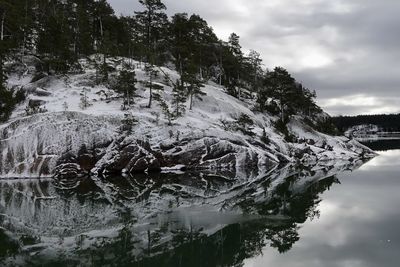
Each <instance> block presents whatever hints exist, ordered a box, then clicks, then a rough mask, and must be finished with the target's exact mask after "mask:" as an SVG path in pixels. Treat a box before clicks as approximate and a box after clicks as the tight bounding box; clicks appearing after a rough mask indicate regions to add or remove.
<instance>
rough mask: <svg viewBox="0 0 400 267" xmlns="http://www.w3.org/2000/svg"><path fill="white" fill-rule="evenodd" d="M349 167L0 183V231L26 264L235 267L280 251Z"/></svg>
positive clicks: (290, 240)
mask: <svg viewBox="0 0 400 267" xmlns="http://www.w3.org/2000/svg"><path fill="white" fill-rule="evenodd" d="M356 165H357V163H355V164H353V165H351V166H349V165H343V166H336V167H332V166H331V167H324V166H321V167H318V166H314V167H313V168H312V169H311V168H302V169H298V168H294V167H293V166H286V167H283V168H280V169H278V168H276V169H274V170H271V171H270V172H269V173H265V174H263V175H259V176H254V177H250V178H247V179H244V177H243V178H241V177H235V176H232V175H231V174H228V173H227V174H224V175H219V174H212V173H186V174H173V173H171V174H158V175H156V176H154V177H150V176H145V175H142V176H135V177H108V178H82V179H80V180H74V181H73V182H72V183H71V184H68V187H65V186H64V187H63V186H60V184H61V185H65V184H66V181H58V180H45V181H38V180H27V181H20V180H15V181H7V182H1V183H0V211H1V213H2V215H0V226H1V227H4V228H5V229H7V230H8V231H9V232H12V233H13V236H15V238H19V239H20V242H19V245H20V246H21V247H22V248H23V250H22V252H18V253H19V254H18V253H17V254H18V257H20V258H22V259H24V260H26V261H29V262H30V264H31V265H35V264H37V265H42V264H46V263H49V264H50V263H58V264H61V263H65V264H66V265H76V264H77V263H79V262H82V261H83V264H84V265H88V264H94V265H95V266H99V265H103V264H107V263H108V264H114V265H118V266H121V265H127V264H129V263H135V262H136V263H137V265H138V266H146V265H147V266H154V265H160V266H164V265H167V266H216V265H235V264H240V263H241V262H242V261H243V260H244V259H245V258H248V257H251V256H254V255H257V254H258V253H261V249H262V248H263V247H265V246H267V245H269V246H271V247H274V248H276V249H277V250H278V251H279V252H285V251H287V250H289V249H290V248H291V247H292V245H293V244H294V243H295V242H296V241H297V240H298V239H299V236H298V232H297V229H298V224H299V223H303V222H305V220H306V219H307V218H314V217H318V210H317V209H316V205H317V204H318V203H319V201H320V199H319V197H318V196H319V194H320V193H321V192H323V191H325V190H326V189H329V188H330V186H331V185H332V184H333V183H335V182H338V181H337V180H336V179H335V178H334V176H333V175H335V174H336V173H339V172H341V171H343V170H346V169H353V168H355V167H356ZM66 188H70V189H69V190H66ZM21 237H22V239H21ZM21 240H22V241H23V240H31V242H30V243H28V244H26V242H25V243H24V242H21ZM33 252H34V255H35V256H34V257H31V256H29V253H33ZM13 253H16V252H15V251H14V252H13ZM66 259H68V260H66ZM8 260H11V262H12V259H10V258H9V259H8ZM161 263H162V264H161ZM179 263H180V264H179Z"/></svg>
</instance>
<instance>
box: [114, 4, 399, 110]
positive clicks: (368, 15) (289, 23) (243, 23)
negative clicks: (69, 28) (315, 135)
mask: <svg viewBox="0 0 400 267" xmlns="http://www.w3.org/2000/svg"><path fill="white" fill-rule="evenodd" d="M108 1H109V2H110V3H111V4H112V6H113V7H114V9H115V10H116V13H117V14H131V13H133V11H134V10H138V9H140V4H139V3H138V1H137V0H108ZM163 2H164V3H165V4H166V6H167V7H168V12H167V13H168V14H170V15H171V14H174V13H176V12H187V13H196V14H199V15H201V16H202V17H203V18H204V19H206V20H207V22H208V23H209V24H210V25H211V26H212V27H213V28H214V30H215V32H216V33H217V35H218V36H219V37H220V38H221V39H224V40H226V39H227V38H228V36H229V34H230V33H231V32H236V33H237V34H238V35H239V36H240V37H241V44H242V46H243V48H244V49H246V50H248V49H254V50H257V51H259V52H260V53H261V54H262V56H263V59H264V64H265V67H268V68H272V67H274V66H283V67H285V68H287V69H288V70H289V71H290V72H291V73H293V74H294V76H295V77H296V79H297V80H299V81H302V82H303V84H305V85H306V86H307V87H309V88H310V89H315V90H316V91H317V94H318V103H319V104H320V105H321V106H322V107H324V109H325V110H326V111H328V112H329V113H331V114H332V115H352V114H371V113H394V112H400V94H399V92H400V90H399V86H400V49H399V45H400V16H399V10H400V1H398V0H381V1H377V0H334V1H333V0H296V1H293V0H218V1H215V0H201V1H199V0H184V1H180V0H164V1H163Z"/></svg>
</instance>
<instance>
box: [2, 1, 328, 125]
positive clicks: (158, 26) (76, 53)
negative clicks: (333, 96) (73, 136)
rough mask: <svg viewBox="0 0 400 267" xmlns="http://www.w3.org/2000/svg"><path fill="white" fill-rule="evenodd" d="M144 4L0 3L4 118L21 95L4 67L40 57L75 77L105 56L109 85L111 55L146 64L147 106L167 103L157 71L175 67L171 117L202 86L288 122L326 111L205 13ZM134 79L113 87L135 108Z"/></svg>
mask: <svg viewBox="0 0 400 267" xmlns="http://www.w3.org/2000/svg"><path fill="white" fill-rule="evenodd" d="M139 2H140V4H142V7H143V8H142V11H136V12H134V15H132V16H116V15H115V12H114V10H113V9H112V7H111V6H110V4H109V3H107V1H106V0H97V1H95V0H69V1H63V0H34V1H32V0H1V2H0V23H1V25H0V27H1V28H0V29H1V45H0V52H1V53H0V96H1V98H0V99H1V100H0V114H1V116H0V120H5V119H7V117H8V115H9V114H10V112H11V110H12V107H13V105H15V103H16V102H17V101H18V99H17V96H16V92H15V91H12V89H11V88H6V86H5V84H6V79H7V76H6V72H5V69H4V63H5V61H7V60H14V61H23V60H24V57H25V56H26V55H33V56H35V57H37V58H38V59H39V60H40V61H39V62H40V63H38V64H37V66H36V69H37V71H38V72H42V73H46V74H48V75H53V74H59V73H68V72H71V71H73V70H76V69H79V68H80V66H79V61H78V59H80V58H83V57H88V56H90V55H93V54H99V55H102V57H103V60H102V62H103V63H102V64H100V65H99V66H98V69H99V76H101V81H102V82H104V83H106V82H107V81H108V78H109V77H108V72H109V68H108V67H107V63H106V59H107V57H114V56H122V57H127V58H131V59H135V60H137V61H140V62H143V63H145V64H146V71H147V73H148V74H149V77H150V81H149V82H147V83H146V85H145V86H146V87H147V88H149V91H150V99H149V104H148V107H151V105H152V101H153V100H157V101H159V102H160V101H161V102H160V103H161V105H162V99H160V98H159V96H158V95H157V93H156V92H155V91H157V88H156V84H155V83H153V81H152V77H153V76H154V75H156V73H157V70H156V69H155V66H163V65H168V66H171V65H173V66H174V67H175V69H176V70H177V71H178V72H179V73H180V75H181V78H180V80H179V81H176V82H175V81H174V82H173V84H172V86H173V88H174V94H175V96H176V97H175V98H174V103H175V109H174V110H171V111H168V112H169V113H170V114H171V116H172V115H174V114H175V115H180V114H182V113H183V111H184V107H183V106H182V102H184V101H185V100H186V98H189V99H190V109H191V108H192V106H193V103H192V101H193V99H194V98H200V97H201V95H202V94H204V92H202V89H201V88H202V87H203V84H204V82H205V81H207V80H213V81H215V82H216V83H219V84H220V85H221V86H224V87H225V88H226V90H227V92H228V93H229V94H231V95H232V96H235V97H237V98H240V99H241V98H253V99H255V100H256V103H257V106H256V109H258V110H259V111H260V112H267V111H268V112H270V113H273V114H274V115H277V116H279V117H280V121H281V123H283V124H286V122H287V121H288V118H289V117H290V116H291V115H295V114H301V115H305V116H310V117H312V116H313V115H315V114H318V113H320V112H321V109H320V108H319V107H318V106H317V105H316V104H315V97H316V94H315V92H314V91H311V90H309V89H307V88H305V87H304V86H303V85H302V84H301V83H299V82H296V80H295V79H294V78H293V77H292V76H291V75H290V73H289V72H288V71H287V70H285V69H284V68H281V67H276V68H275V69H273V70H265V68H263V64H262V60H261V55H260V54H259V53H258V52H256V51H254V50H251V51H250V53H248V54H246V55H245V54H244V53H243V51H242V48H241V45H240V37H239V36H238V35H237V34H235V33H232V34H231V35H230V36H229V38H228V41H222V40H220V39H218V37H217V36H216V34H215V33H214V31H213V29H212V28H211V27H210V26H209V25H208V24H207V22H206V21H205V20H204V19H202V18H201V17H200V16H199V15H195V14H193V15H188V14H186V13H177V14H175V15H173V16H172V17H168V16H167V14H166V13H165V11H166V6H165V5H164V4H163V3H162V2H161V0H139ZM22 63H23V62H22ZM135 81H136V79H135V77H134V74H132V73H129V72H124V73H121V80H120V81H119V82H118V83H119V84H118V86H117V87H118V88H117V87H115V86H114V88H115V89H116V90H117V91H118V92H120V93H121V95H123V96H124V98H125V99H126V100H125V102H126V103H128V104H129V103H130V102H131V98H132V96H133V93H134V90H135V87H134V85H133V86H132V85H129V83H132V82H135ZM182 96H185V98H182ZM164 106H165V105H164ZM165 108H167V107H166V106H165Z"/></svg>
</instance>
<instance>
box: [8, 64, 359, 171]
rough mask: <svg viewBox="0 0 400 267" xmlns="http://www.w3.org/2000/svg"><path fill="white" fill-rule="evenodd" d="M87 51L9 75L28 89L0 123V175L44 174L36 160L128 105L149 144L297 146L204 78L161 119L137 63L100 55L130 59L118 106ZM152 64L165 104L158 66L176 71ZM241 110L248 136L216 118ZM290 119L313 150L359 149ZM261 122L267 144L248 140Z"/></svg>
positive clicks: (72, 143) (138, 134) (106, 124)
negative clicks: (66, 65) (210, 141)
mask: <svg viewBox="0 0 400 267" xmlns="http://www.w3.org/2000/svg"><path fill="white" fill-rule="evenodd" d="M95 58H96V56H93V57H92V58H91V60H89V59H82V60H81V62H80V63H81V65H82V66H83V70H84V71H83V72H82V73H80V74H70V75H56V76H47V77H44V78H42V79H39V80H38V81H36V82H31V81H32V78H33V76H34V75H33V74H32V73H30V72H29V71H27V72H24V73H23V74H21V73H14V74H13V75H11V76H10V78H9V80H8V83H9V86H18V87H22V88H24V89H25V90H26V91H27V92H29V94H28V97H27V100H26V101H25V102H24V103H22V104H21V105H19V106H18V107H17V109H16V110H15V111H14V112H13V114H12V117H11V119H10V121H9V122H7V123H5V124H2V125H0V136H1V139H0V162H1V164H0V176H8V177H11V176H16V177H20V176H21V177H25V176H46V175H51V173H52V172H51V170H49V172H48V173H38V171H37V170H39V169H40V168H38V167H37V165H38V164H41V163H43V161H46V160H47V161H49V162H50V163H51V164H50V165H49V168H54V165H55V162H56V159H57V158H58V157H59V156H60V155H61V154H62V153H63V152H65V151H66V150H67V149H70V150H71V151H73V152H77V150H78V149H79V148H80V147H81V146H82V145H83V144H85V145H86V146H90V145H91V144H93V143H107V142H109V141H111V140H113V139H115V138H117V136H118V128H119V125H120V123H121V119H123V118H124V114H126V113H131V114H132V115H133V116H134V118H135V119H136V120H137V121H138V123H137V125H136V126H135V127H134V129H133V137H134V138H136V139H139V140H145V141H147V142H149V144H150V145H151V146H152V147H154V148H157V147H159V146H160V145H161V144H171V143H173V142H175V141H177V140H183V139H196V138H204V137H210V138H218V139H220V140H229V141H232V142H235V141H236V142H244V143H245V144H246V146H247V147H249V149H250V150H253V151H254V152H255V153H256V154H257V155H259V157H260V158H268V159H270V160H272V161H275V162H278V161H279V158H278V157H277V155H278V154H281V155H283V156H285V155H286V156H287V157H288V158H289V159H290V153H291V152H290V151H292V150H293V149H299V148H302V146H303V144H301V145H299V144H287V143H286V142H285V141H284V139H283V136H282V135H281V134H280V133H278V132H277V131H276V130H275V129H274V127H272V125H273V122H274V121H275V120H276V118H274V117H272V116H268V115H263V114H260V113H255V112H253V111H252V107H253V106H254V103H253V102H254V100H248V99H247V100H244V99H242V100H239V99H236V98H234V97H232V96H230V95H228V94H227V93H226V92H225V90H224V88H223V87H221V86H219V85H216V84H214V83H212V82H209V83H207V84H206V85H205V87H204V88H203V91H204V92H205V93H206V95H205V96H203V97H202V101H200V100H198V99H195V100H194V105H193V110H189V108H188V107H189V100H188V101H187V103H186V106H187V110H186V114H185V116H183V117H181V118H178V119H177V120H176V121H174V122H173V124H172V125H168V121H167V119H166V118H165V116H164V115H163V112H162V110H161V107H160V106H159V104H158V103H157V102H156V101H153V105H152V108H146V106H147V103H148V99H149V90H148V89H146V88H144V87H143V82H144V81H147V80H148V77H147V76H146V72H145V70H144V64H140V63H139V62H136V61H131V60H127V59H124V58H113V59H108V63H109V65H111V66H113V67H114V68H115V69H116V70H121V69H123V68H124V66H126V65H127V64H130V65H131V66H134V67H135V73H136V78H137V80H138V83H137V88H138V90H137V92H136V93H137V95H136V97H135V103H134V104H133V105H132V106H131V108H130V109H129V111H122V110H121V106H122V99H121V98H120V97H118V95H117V94H116V93H115V92H114V91H112V90H110V89H108V88H107V87H105V86H103V85H96V84H95V83H94V80H95V78H96V70H95V67H94V64H93V60H95ZM159 70H160V72H159V76H158V78H157V80H156V81H155V82H157V83H158V84H159V85H162V87H163V89H162V90H159V91H157V93H159V94H160V95H161V96H162V97H163V99H164V100H165V101H166V102H167V103H169V104H170V105H171V99H172V87H171V86H170V85H169V84H167V82H166V78H165V77H164V74H168V76H169V78H170V80H172V81H175V80H176V79H178V77H179V75H178V74H177V73H176V72H175V71H173V70H170V69H167V68H159ZM114 74H115V73H114ZM114 74H112V75H114ZM112 75H111V76H112ZM82 95H86V96H87V98H88V100H89V102H90V106H89V107H87V108H86V109H82V107H81V106H80V102H81V101H80V99H81V98H82ZM30 101H35V102H39V103H42V108H44V109H45V110H46V112H45V113H41V114H35V115H30V116H28V115H27V114H26V111H25V109H26V107H27V106H28V103H29V102H30ZM171 109H172V107H171ZM241 114H246V115H248V116H250V118H251V119H252V120H253V121H254V125H253V130H252V131H253V132H254V133H255V134H256V135H255V136H254V137H250V136H248V135H245V134H243V133H242V132H240V131H232V130H227V129H226V126H225V125H224V123H226V122H235V120H236V119H237V118H238V117H239V116H240V115H241ZM291 127H292V132H294V133H295V135H297V136H299V137H301V138H307V139H313V140H315V145H312V146H310V147H311V149H312V150H313V151H315V152H317V153H318V154H321V155H322V156H321V158H322V157H326V158H327V159H332V158H342V157H343V155H346V159H349V158H352V157H357V153H359V152H360V148H359V147H358V145H357V144H355V143H354V144H350V143H348V141H349V140H348V139H343V138H332V137H330V136H327V135H323V134H320V133H317V132H315V131H314V130H312V129H305V126H304V124H303V123H300V122H299V121H297V122H296V123H293V124H292V126H291ZM264 129H265V131H266V135H267V136H268V138H269V140H270V144H268V150H267V151H266V150H265V149H263V148H260V147H259V146H255V145H253V143H254V142H253V140H258V141H259V140H260V137H261V135H262V133H263V130H264ZM325 143H326V144H327V145H330V146H332V147H333V148H334V149H333V152H332V153H331V152H326V147H324V146H325ZM305 146H308V145H305ZM243 153H244V152H243ZM246 153H248V152H246ZM246 153H244V154H243V155H247V154H246ZM243 155H242V156H243ZM292 160H294V159H293V158H292ZM32 166H36V167H35V168H33V167H32Z"/></svg>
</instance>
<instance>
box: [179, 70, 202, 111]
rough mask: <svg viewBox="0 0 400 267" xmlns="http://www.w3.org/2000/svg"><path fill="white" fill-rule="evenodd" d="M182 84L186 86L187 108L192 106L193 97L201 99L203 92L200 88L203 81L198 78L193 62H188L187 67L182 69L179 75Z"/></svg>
mask: <svg viewBox="0 0 400 267" xmlns="http://www.w3.org/2000/svg"><path fill="white" fill-rule="evenodd" d="M181 81H182V85H183V86H184V87H185V88H186V90H187V94H188V95H189V99H190V102H189V109H190V110H192V108H193V98H198V99H200V100H201V96H203V95H205V93H204V92H203V91H202V90H201V88H202V87H204V84H203V82H202V81H201V80H200V79H199V78H198V73H197V68H196V65H195V64H194V63H189V65H188V67H187V69H186V70H185V71H184V73H183V74H182V77H181Z"/></svg>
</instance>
